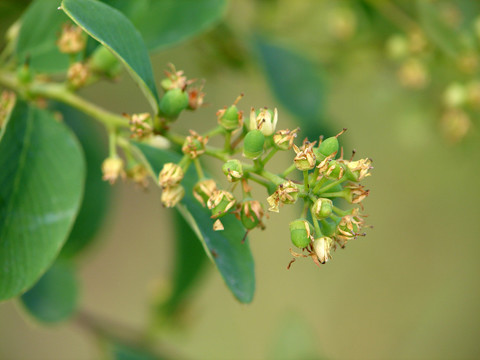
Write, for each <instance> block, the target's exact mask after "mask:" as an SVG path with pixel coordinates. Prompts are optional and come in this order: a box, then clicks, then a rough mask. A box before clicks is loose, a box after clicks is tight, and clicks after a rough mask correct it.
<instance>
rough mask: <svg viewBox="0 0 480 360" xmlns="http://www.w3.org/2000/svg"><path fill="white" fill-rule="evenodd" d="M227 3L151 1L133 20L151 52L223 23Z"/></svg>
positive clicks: (196, 0)
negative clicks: (221, 20) (219, 22)
mask: <svg viewBox="0 0 480 360" xmlns="http://www.w3.org/2000/svg"><path fill="white" fill-rule="evenodd" d="M226 7H227V1H226V0H164V1H155V0H149V1H147V4H146V5H145V7H144V11H143V12H142V13H139V14H138V15H137V16H136V17H134V18H133V22H134V24H135V25H136V26H137V28H138V29H139V30H140V32H141V33H142V35H143V38H144V39H145V43H146V44H147V47H148V48H149V49H150V50H159V49H163V48H166V47H168V46H172V45H175V44H177V43H180V42H182V41H185V40H187V39H189V38H191V37H193V36H195V35H197V34H199V33H201V32H203V31H205V30H207V29H209V28H210V27H212V26H213V25H214V24H215V23H216V22H217V21H219V20H220V19H221V17H222V16H223V14H224V13H225V9H226Z"/></svg>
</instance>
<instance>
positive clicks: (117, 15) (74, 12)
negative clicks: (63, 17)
mask: <svg viewBox="0 0 480 360" xmlns="http://www.w3.org/2000/svg"><path fill="white" fill-rule="evenodd" d="M62 8H63V10H64V11H65V13H66V14H67V15H68V16H69V17H70V18H72V20H73V21H74V22H76V23H77V24H78V25H79V26H81V27H82V28H83V29H84V30H85V31H86V32H87V33H88V34H89V35H90V36H92V37H93V38H94V39H95V40H97V41H99V42H100V43H101V44H103V45H104V46H105V47H107V48H108V49H109V50H111V51H112V52H113V53H114V54H115V55H116V56H117V57H118V58H119V59H120V60H121V61H122V62H123V63H124V64H125V66H126V67H127V69H128V70H129V72H130V74H131V75H132V77H133V78H134V80H135V81H136V82H137V84H138V85H139V86H140V88H141V89H142V91H143V92H144V94H145V96H146V97H147V99H148V101H149V102H150V105H151V106H152V108H153V109H154V110H155V112H157V111H158V93H157V88H156V86H155V80H154V77H153V71H152V65H151V63H150V58H149V55H148V51H147V48H146V46H145V43H144V42H143V39H142V36H141V35H140V33H139V32H138V30H137V29H136V28H135V27H134V26H133V24H132V23H131V22H130V20H129V19H128V18H127V17H126V16H125V15H124V14H122V13H121V12H120V11H118V10H117V9H115V8H112V7H111V6H108V5H106V4H104V3H102V2H100V1H95V0H63V1H62Z"/></svg>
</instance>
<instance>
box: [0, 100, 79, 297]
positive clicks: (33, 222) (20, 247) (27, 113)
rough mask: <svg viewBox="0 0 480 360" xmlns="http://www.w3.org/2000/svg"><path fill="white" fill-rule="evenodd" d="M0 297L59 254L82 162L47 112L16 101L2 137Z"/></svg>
mask: <svg viewBox="0 0 480 360" xmlns="http://www.w3.org/2000/svg"><path fill="white" fill-rule="evenodd" d="M0 168H1V169H2V171H1V172H0V300H5V299H8V298H11V297H14V296H17V295H19V294H20V293H21V292H23V291H24V290H26V289H27V288H29V287H30V286H32V285H33V284H34V282H35V281H36V280H37V279H38V278H39V277H40V276H41V275H42V274H43V273H44V272H45V271H46V269H47V268H48V267H49V266H50V265H51V264H52V262H53V260H54V259H55V257H56V256H57V255H58V252H59V251H60V249H61V247H62V245H63V244H64V242H65V240H66V238H67V236H68V234H69V232H70V229H71V227H72V225H73V222H74V220H75V216H76V215H77V212H78V209H79V207H80V203H81V200H82V194H83V184H84V175H85V164H84V159H83V154H82V150H81V148H80V145H79V143H78V141H77V140H76V138H75V137H74V136H73V134H72V133H71V132H70V131H69V129H68V128H67V127H66V126H65V125H64V124H62V123H60V122H58V121H57V120H55V119H54V118H53V116H52V114H51V113H49V112H46V111H43V110H40V109H37V108H33V107H30V106H29V105H27V104H26V103H25V102H23V101H21V100H17V103H16V105H15V107H14V109H13V111H12V113H11V115H10V118H9V120H8V122H7V124H6V125H5V129H4V131H3V134H2V136H1V138H0Z"/></svg>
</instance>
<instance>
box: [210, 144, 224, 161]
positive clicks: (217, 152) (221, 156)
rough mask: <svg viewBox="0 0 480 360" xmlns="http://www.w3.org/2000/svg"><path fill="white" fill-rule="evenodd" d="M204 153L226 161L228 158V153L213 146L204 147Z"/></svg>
mask: <svg viewBox="0 0 480 360" xmlns="http://www.w3.org/2000/svg"><path fill="white" fill-rule="evenodd" d="M205 155H208V156H212V157H215V158H217V159H220V160H222V161H224V162H225V161H227V160H228V155H225V153H224V152H223V151H222V150H219V149H217V148H213V147H208V146H207V147H206V148H205Z"/></svg>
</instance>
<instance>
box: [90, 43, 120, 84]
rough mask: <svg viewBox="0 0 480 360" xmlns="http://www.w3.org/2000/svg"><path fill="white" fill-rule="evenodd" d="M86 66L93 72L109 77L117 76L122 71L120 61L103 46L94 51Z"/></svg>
mask: <svg viewBox="0 0 480 360" xmlns="http://www.w3.org/2000/svg"><path fill="white" fill-rule="evenodd" d="M88 65H89V67H90V69H92V70H93V71H94V72H98V73H103V74H105V75H107V76H110V77H114V76H116V75H118V73H119V72H120V70H121V69H122V64H121V63H120V61H119V60H118V59H117V57H116V56H115V55H113V54H112V52H111V51H110V50H108V49H107V48H106V47H105V46H99V47H98V48H97V49H96V50H95V52H94V53H93V55H92V56H91V57H90V60H89V63H88Z"/></svg>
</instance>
